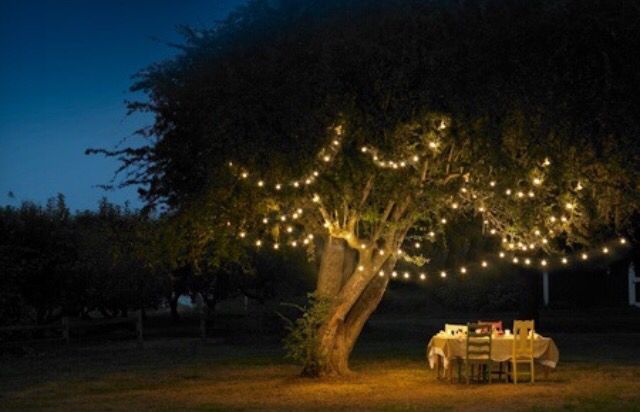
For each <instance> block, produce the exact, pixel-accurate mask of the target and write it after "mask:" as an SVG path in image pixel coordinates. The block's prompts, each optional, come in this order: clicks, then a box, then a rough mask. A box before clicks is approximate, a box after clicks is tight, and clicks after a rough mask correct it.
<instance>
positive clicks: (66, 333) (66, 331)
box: [62, 316, 70, 345]
mask: <svg viewBox="0 0 640 412" xmlns="http://www.w3.org/2000/svg"><path fill="white" fill-rule="evenodd" d="M69 338H70V336H69V317H68V316H64V317H63V318H62V339H63V340H64V343H66V344H67V345H68V344H69V341H70V339H69Z"/></svg>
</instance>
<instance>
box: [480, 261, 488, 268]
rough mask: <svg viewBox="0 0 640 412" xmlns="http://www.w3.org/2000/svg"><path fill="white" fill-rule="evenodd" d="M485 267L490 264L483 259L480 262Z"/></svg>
mask: <svg viewBox="0 0 640 412" xmlns="http://www.w3.org/2000/svg"><path fill="white" fill-rule="evenodd" d="M480 265H481V266H482V267H483V268H486V267H487V266H488V265H489V264H488V263H487V261H486V260H483V261H482V263H481V264H480Z"/></svg>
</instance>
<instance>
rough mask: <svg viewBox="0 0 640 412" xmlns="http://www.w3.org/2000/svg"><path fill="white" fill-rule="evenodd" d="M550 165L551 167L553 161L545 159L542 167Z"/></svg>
mask: <svg viewBox="0 0 640 412" xmlns="http://www.w3.org/2000/svg"><path fill="white" fill-rule="evenodd" d="M549 165H551V161H550V160H549V158H548V157H545V158H544V161H543V162H542V166H544V167H547V166H549Z"/></svg>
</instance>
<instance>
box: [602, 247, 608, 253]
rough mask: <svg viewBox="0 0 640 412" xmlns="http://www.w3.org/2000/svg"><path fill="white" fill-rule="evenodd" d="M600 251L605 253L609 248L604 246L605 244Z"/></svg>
mask: <svg viewBox="0 0 640 412" xmlns="http://www.w3.org/2000/svg"><path fill="white" fill-rule="evenodd" d="M602 253H604V254H605V255H606V254H607V253H609V248H608V247H606V246H605V247H603V248H602Z"/></svg>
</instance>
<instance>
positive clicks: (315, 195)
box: [311, 193, 320, 203]
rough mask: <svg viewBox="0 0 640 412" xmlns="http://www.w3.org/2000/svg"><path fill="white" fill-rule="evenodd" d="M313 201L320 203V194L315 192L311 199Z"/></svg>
mask: <svg viewBox="0 0 640 412" xmlns="http://www.w3.org/2000/svg"><path fill="white" fill-rule="evenodd" d="M311 201H312V202H313V203H318V202H319V201H320V196H319V195H318V194H317V193H315V194H314V195H313V198H312V199H311Z"/></svg>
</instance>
